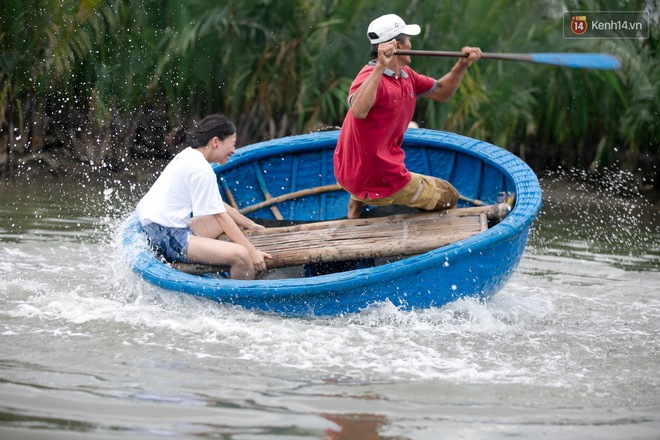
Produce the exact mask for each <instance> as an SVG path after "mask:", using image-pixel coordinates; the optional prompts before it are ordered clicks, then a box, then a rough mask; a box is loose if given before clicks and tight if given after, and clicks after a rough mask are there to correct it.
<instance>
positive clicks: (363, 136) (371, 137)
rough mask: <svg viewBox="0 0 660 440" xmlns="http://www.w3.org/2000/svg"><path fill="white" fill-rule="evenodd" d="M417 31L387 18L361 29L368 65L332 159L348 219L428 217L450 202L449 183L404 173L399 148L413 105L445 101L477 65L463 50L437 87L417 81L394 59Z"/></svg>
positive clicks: (454, 194)
mask: <svg viewBox="0 0 660 440" xmlns="http://www.w3.org/2000/svg"><path fill="white" fill-rule="evenodd" d="M420 31H421V30H420V27H419V26H418V25H416V24H410V25H407V24H406V23H405V22H404V21H403V20H402V19H401V17H399V16H398V15H395V14H388V15H383V16H382V17H379V18H377V19H375V20H374V21H372V22H371V24H370V25H369V28H368V29H367V36H368V38H369V41H370V42H371V54H372V56H373V57H374V58H375V59H374V60H373V61H371V62H370V63H368V64H367V65H366V66H364V67H363V68H362V70H361V71H360V73H358V75H357V77H356V78H355V79H354V80H353V84H352V85H351V89H350V92H349V95H348V99H347V101H348V105H349V111H348V113H347V114H346V118H345V119H344V123H343V125H342V128H341V132H340V134H339V140H338V142H337V148H336V149H335V154H334V170H335V177H336V178H337V182H338V183H339V185H341V186H342V188H344V189H345V190H346V191H348V192H349V193H350V194H351V198H350V201H349V204H348V218H358V217H360V214H361V213H362V209H363V208H364V206H365V205H372V206H388V205H403V206H409V207H413V208H419V209H424V210H431V211H432V210H442V209H447V208H452V207H454V206H455V205H456V202H457V201H458V191H456V189H455V188H454V187H453V186H452V185H451V184H450V183H449V182H447V181H445V180H442V179H438V178H436V177H432V176H425V175H421V174H416V173H411V172H410V171H408V169H407V168H406V165H405V163H404V159H405V153H404V152H403V149H402V148H401V145H402V143H403V135H404V133H405V131H406V129H407V127H408V124H409V123H410V121H411V120H412V117H413V113H414V111H415V103H416V101H417V98H418V97H424V98H430V99H433V100H435V101H438V102H444V101H446V100H447V99H449V97H451V96H452V95H453V94H454V92H455V91H456V89H457V88H458V85H459V84H460V82H461V80H462V79H463V75H464V74H465V71H466V70H467V68H468V67H469V66H470V65H471V64H472V62H473V61H476V60H478V59H479V58H481V50H480V49H479V48H477V47H464V48H463V49H462V51H463V53H465V54H466V55H467V57H466V58H460V59H459V60H458V62H457V63H456V64H455V65H454V67H453V68H452V69H451V70H450V71H449V73H447V74H446V75H444V76H443V77H442V78H440V79H434V78H431V77H428V76H425V75H421V74H419V73H417V72H415V71H414V70H413V69H411V68H410V67H409V64H410V62H411V60H410V56H408V55H405V56H401V55H396V54H395V53H396V51H397V50H398V49H401V50H410V49H411V48H412V45H411V43H410V37H411V36H412V35H418V34H419V33H420Z"/></svg>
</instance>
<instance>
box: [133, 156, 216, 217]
mask: <svg viewBox="0 0 660 440" xmlns="http://www.w3.org/2000/svg"><path fill="white" fill-rule="evenodd" d="M136 212H137V215H138V218H139V219H140V223H141V224H142V225H143V226H144V225H147V224H149V223H157V224H159V225H161V226H165V227H170V228H186V227H189V226H190V223H191V219H190V214H191V213H192V215H193V216H195V217H197V216H201V215H213V214H218V213H222V212H227V210H226V208H225V204H224V202H223V201H222V196H221V195H220V190H219V189H218V182H217V180H216V175H215V173H214V172H213V167H211V164H210V163H208V162H207V161H206V159H205V158H204V155H203V154H202V153H201V152H200V151H197V150H195V149H193V148H190V147H188V148H186V149H185V150H183V151H182V152H180V153H179V154H177V155H176V156H175V157H174V159H172V161H171V162H170V163H169V164H168V165H167V166H166V167H165V169H164V170H163V172H162V173H161V175H160V176H159V177H158V179H157V180H156V182H155V183H154V184H153V186H152V187H151V189H150V190H149V191H148V192H147V194H145V195H144V197H142V200H140V202H139V203H138V205H137V208H136Z"/></svg>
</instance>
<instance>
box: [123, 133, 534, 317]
mask: <svg viewBox="0 0 660 440" xmlns="http://www.w3.org/2000/svg"><path fill="white" fill-rule="evenodd" d="M337 137H338V132H336V131H334V132H322V133H313V134H308V135H301V136H292V137H287V138H280V139H276V140H272V141H267V142H262V143H258V144H254V145H252V146H248V147H244V148H241V149H239V150H238V152H237V153H236V154H235V155H234V156H233V157H232V159H231V160H230V161H229V162H228V163H227V164H226V165H225V166H216V167H215V171H216V174H217V175H218V184H219V185H220V188H221V192H223V196H224V197H225V200H226V201H227V198H228V195H229V194H231V197H232V198H233V199H234V201H235V203H236V204H237V205H238V207H239V208H244V207H246V206H250V205H253V204H255V203H258V202H261V201H263V200H264V199H265V195H264V188H263V185H264V183H265V185H267V186H268V190H269V192H270V195H272V197H276V196H278V195H281V194H286V193H290V192H293V191H296V190H300V189H305V188H311V187H318V186H322V185H328V184H333V183H336V182H335V179H334V175H333V169H332V155H333V151H334V146H335V144H336V140H337ZM404 149H405V150H406V163H407V165H408V167H409V169H411V171H416V172H422V173H427V174H431V175H435V176H437V177H441V178H445V179H447V180H449V181H451V182H452V183H453V184H454V186H456V187H457V189H458V190H459V192H460V193H461V194H462V195H464V196H466V197H468V198H474V199H480V200H482V201H484V202H486V203H496V202H497V201H498V198H500V197H502V194H503V193H514V194H515V197H516V204H515V206H514V208H513V210H512V211H511V212H510V213H509V215H508V216H507V217H506V218H505V219H504V220H503V221H502V222H500V223H499V224H497V225H495V226H494V227H492V228H490V229H488V230H486V231H485V232H482V233H480V234H477V235H475V236H473V237H470V238H468V239H465V240H462V241H459V242H457V243H454V244H451V245H448V246H445V247H442V248H438V249H436V250H433V251H431V252H427V253H425V254H421V255H417V256H413V257H410V258H406V259H402V260H399V261H395V262H392V263H388V264H384V265H382V266H377V267H370V268H364V269H357V270H351V271H346V272H339V273H333V274H328V275H320V276H316V277H307V278H288V279H279V280H254V281H241V280H231V279H218V278H209V277H200V276H196V275H189V274H185V273H182V272H179V271H177V270H175V269H173V268H171V267H169V266H167V265H166V264H163V263H162V262H161V261H160V260H158V259H157V258H156V257H154V255H153V253H152V252H151V251H150V249H149V248H148V247H147V245H146V240H145V238H144V235H143V234H142V233H141V228H140V226H139V223H138V222H137V220H136V219H131V221H130V222H129V224H128V226H127V228H126V230H125V232H124V240H123V241H124V246H125V248H126V249H127V254H128V255H130V256H129V259H130V264H131V267H132V268H133V270H134V271H135V272H136V273H137V274H138V275H139V276H140V277H142V278H143V279H145V280H146V281H148V282H150V283H152V284H155V285H157V286H159V287H162V288H164V289H168V290H172V291H177V292H185V293H189V294H193V295H197V296H201V297H206V298H210V299H213V300H216V301H220V302H224V303H230V304H235V305H239V306H242V307H245V308H248V309H255V310H260V311H264V312H271V313H276V314H281V315H284V316H333V315H340V314H345V313H354V312H359V311H360V310H361V309H363V308H365V307H366V306H368V305H370V304H376V303H380V302H384V301H390V302H392V303H393V304H395V305H396V306H398V307H401V308H402V309H408V310H409V309H415V308H427V307H439V306H442V305H444V304H446V303H448V302H451V301H454V300H456V299H458V298H461V297H465V296H471V297H478V298H482V299H487V298H489V297H490V296H492V295H493V294H494V293H496V292H497V291H498V290H500V289H501V288H502V286H503V285H504V284H505V283H506V282H507V280H508V279H509V278H510V277H511V275H512V274H513V272H514V271H515V269H516V267H517V266H518V264H519V262H520V259H521V258H522V255H523V251H524V249H525V244H526V242H527V237H528V233H529V229H530V227H531V225H532V222H533V221H534V219H535V218H536V216H537V215H538V212H539V210H540V208H541V189H540V187H539V183H538V179H537V178H536V175H535V174H534V172H533V171H532V170H531V169H530V168H529V167H528V166H527V165H526V164H525V163H524V162H523V161H521V160H520V159H519V158H517V157H516V156H514V155H513V154H511V153H509V152H508V151H506V150H504V149H502V148H499V147H496V146H493V145H491V144H488V143H486V142H482V141H478V140H475V139H471V138H467V137H464V136H459V135H456V134H451V133H446V132H440V131H434V130H424V129H412V130H408V131H407V132H406V135H405V137H404ZM294 156H295V157H296V160H290V158H291V157H294ZM255 163H257V164H258V167H255V166H254V164H255ZM255 168H256V169H257V170H256V171H257V172H258V171H261V172H262V173H263V174H262V175H261V176H258V175H255V171H254V169H255ZM260 180H262V181H261V182H260ZM347 201H348V195H347V194H346V193H343V192H334V193H325V194H321V195H314V196H308V197H305V198H302V199H299V200H293V201H288V202H285V203H282V204H280V205H278V207H279V210H280V212H281V214H282V215H283V216H284V217H285V219H287V220H296V221H312V220H331V219H337V218H342V217H345V216H346V204H347ZM250 216H251V217H254V218H265V219H272V218H274V217H273V213H272V212H271V210H270V209H269V208H264V209H262V210H260V211H257V212H254V213H252V214H250Z"/></svg>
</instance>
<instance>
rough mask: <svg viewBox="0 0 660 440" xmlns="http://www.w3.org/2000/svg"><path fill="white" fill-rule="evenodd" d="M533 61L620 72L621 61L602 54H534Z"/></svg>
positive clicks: (532, 55)
mask: <svg viewBox="0 0 660 440" xmlns="http://www.w3.org/2000/svg"><path fill="white" fill-rule="evenodd" d="M530 55H531V61H532V62H534V63H539V64H552V65H555V66H566V67H575V68H578V69H599V70H618V69H620V68H621V63H620V62H619V59H618V58H616V57H614V56H612V55H608V54H602V53H533V54H530Z"/></svg>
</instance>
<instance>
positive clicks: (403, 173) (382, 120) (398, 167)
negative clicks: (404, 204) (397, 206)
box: [334, 64, 436, 199]
mask: <svg viewBox="0 0 660 440" xmlns="http://www.w3.org/2000/svg"><path fill="white" fill-rule="evenodd" d="M373 69H374V65H373V64H368V65H366V66H364V68H363V69H362V70H361V71H360V73H358V75H357V77H356V78H355V80H353V84H352V85H351V90H350V93H349V96H351V95H353V94H354V93H355V92H356V91H357V89H358V88H359V87H360V85H362V83H363V82H364V80H365V79H366V78H367V77H368V76H369V74H370V73H371V71H372V70H373ZM435 85H436V80H435V79H433V78H431V77H428V76H424V75H420V74H418V73H417V72H415V71H414V70H412V69H411V68H410V67H408V66H405V67H404V68H403V70H402V73H401V76H400V77H398V78H397V77H395V76H394V73H393V72H392V71H391V70H386V72H385V74H383V76H382V78H381V80H380V84H379V85H378V92H377V93H376V100H375V101H374V104H373V106H372V107H371V110H369V114H368V115H367V117H366V118H364V119H357V118H355V117H354V116H353V113H351V111H350V110H349V111H348V113H347V114H346V118H345V119H344V123H343V125H342V127H341V132H340V133H339V140H338V141H337V147H336V148H335V155H334V169H335V178H336V179H337V182H338V183H339V184H340V185H341V186H342V187H343V188H344V189H346V190H347V191H348V192H350V193H351V194H355V195H356V196H358V197H360V198H364V197H365V196H368V197H370V198H373V199H379V198H382V197H388V196H391V195H392V194H394V193H395V192H397V191H399V190H400V189H401V188H403V187H404V186H406V184H407V183H408V182H409V181H410V172H409V171H408V169H407V168H406V166H405V164H404V159H405V153H404V152H403V149H402V148H401V144H402V143H403V134H404V133H405V131H406V129H407V128H408V124H409V123H410V121H411V120H412V117H413V112H414V111H415V103H416V102H417V96H420V95H423V94H425V93H428V92H430V91H431V90H432V89H433V88H434V87H435Z"/></svg>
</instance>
